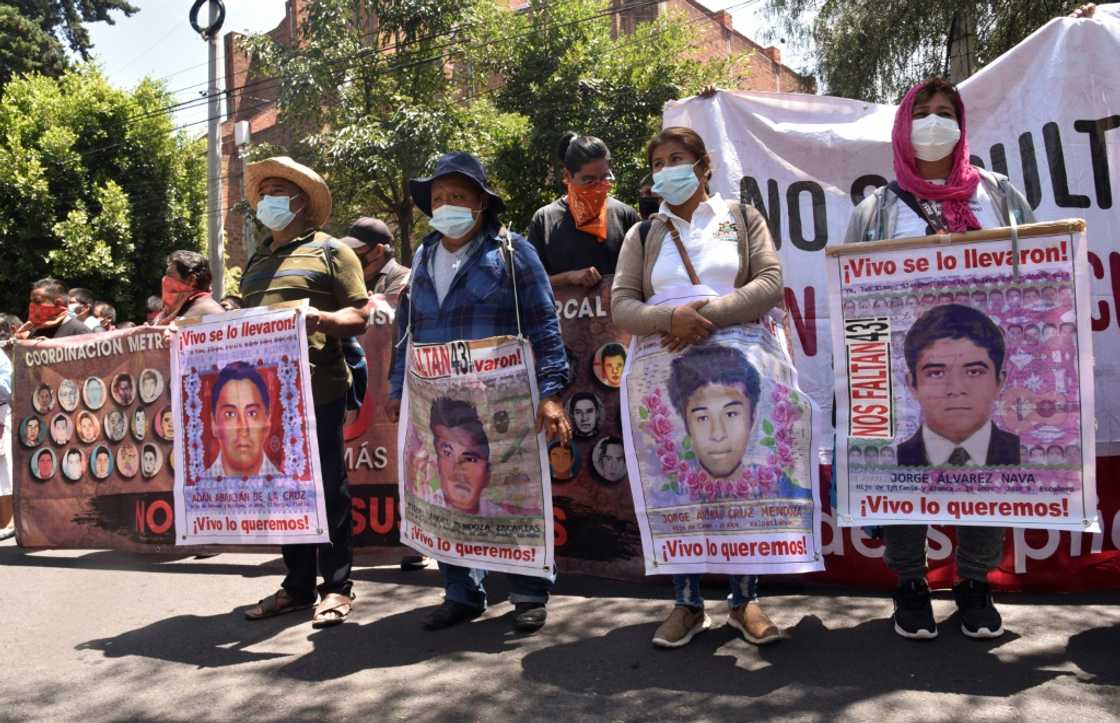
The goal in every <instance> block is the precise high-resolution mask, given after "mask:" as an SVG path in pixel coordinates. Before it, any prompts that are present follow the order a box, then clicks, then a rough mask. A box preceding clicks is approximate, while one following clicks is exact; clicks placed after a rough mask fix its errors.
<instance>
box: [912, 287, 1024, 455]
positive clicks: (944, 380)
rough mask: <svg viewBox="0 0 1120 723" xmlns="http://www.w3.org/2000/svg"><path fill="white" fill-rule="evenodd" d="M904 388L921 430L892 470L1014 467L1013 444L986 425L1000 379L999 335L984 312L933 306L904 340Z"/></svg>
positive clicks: (957, 306)
mask: <svg viewBox="0 0 1120 723" xmlns="http://www.w3.org/2000/svg"><path fill="white" fill-rule="evenodd" d="M903 352H904V354H905V357H906V368H907V375H906V383H907V385H908V386H909V387H910V391H911V393H912V394H913V395H914V398H915V399H916V400H917V401H918V405H919V406H920V407H921V426H920V427H919V428H918V431H917V432H915V433H914V435H913V436H911V437H910V438H909V439H907V440H906V441H904V442H902V443H901V444H899V445H898V464H899V465H901V466H907V467H911V466H916V467H925V466H929V465H937V466H940V465H951V466H985V465H1016V464H1019V463H1020V453H1019V437H1018V436H1017V435H1015V434H1012V433H1010V432H1007V431H1004V430H1002V429H1000V428H999V427H997V426H996V425H995V423H994V422H993V421H992V413H993V412H994V410H995V403H996V399H997V398H998V397H999V394H1000V391H1001V390H1002V389H1003V385H1004V382H1005V381H1006V379H1007V371H1006V370H1005V369H1004V358H1005V356H1006V346H1005V343H1004V339H1003V334H1002V333H1001V332H1000V330H999V327H998V326H996V324H995V322H993V321H992V320H991V318H989V317H988V315H987V314H985V313H984V312H982V311H980V310H978V309H974V308H972V307H971V306H964V305H962V304H944V305H942V306H935V307H934V308H932V309H930V310H928V311H927V312H926V313H924V314H923V315H922V316H921V317H920V318H919V319H918V320H917V321H916V322H914V325H913V326H912V327H910V331H909V332H907V334H906V341H905V343H904V345H903Z"/></svg>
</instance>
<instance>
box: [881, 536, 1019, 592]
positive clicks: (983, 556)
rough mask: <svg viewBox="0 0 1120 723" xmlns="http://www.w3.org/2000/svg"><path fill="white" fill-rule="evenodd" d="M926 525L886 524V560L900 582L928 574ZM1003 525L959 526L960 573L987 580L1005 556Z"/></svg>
mask: <svg viewBox="0 0 1120 723" xmlns="http://www.w3.org/2000/svg"><path fill="white" fill-rule="evenodd" d="M928 531H929V527H928V526H927V525H885V526H884V527H883V542H884V543H885V546H886V548H885V550H884V551H883V560H884V561H885V562H886V563H887V567H888V568H890V569H891V571H893V572H894V573H895V574H896V575H898V581H899V582H900V583H903V582H906V581H907V580H920V579H922V578H924V577H925V576H926V533H927V532H928ZM1003 532H1004V528H1002V527H967V526H961V525H957V575H958V576H959V577H962V578H964V579H966V580H977V581H979V582H987V581H988V573H989V572H991V571H992V570H994V569H996V567H998V566H999V561H1000V560H1001V559H1002V558H1003Z"/></svg>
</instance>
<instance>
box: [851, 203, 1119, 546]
mask: <svg viewBox="0 0 1120 723" xmlns="http://www.w3.org/2000/svg"><path fill="white" fill-rule="evenodd" d="M1011 233H1012V232H1011V229H991V230H987V231H980V232H972V233H968V234H961V235H959V236H953V237H945V236H942V237H927V238H921V239H909V240H894V241H883V242H877V243H867V244H854V245H850V246H843V247H838V248H836V249H830V251H829V264H830V274H829V292H830V302H831V307H832V309H831V317H832V318H833V319H836V320H837V322H836V323H834V325H833V344H834V347H833V348H834V349H837V350H844V352H841V353H837V354H836V357H835V364H836V378H837V380H838V384H837V387H836V403H837V440H836V441H837V447H836V458H837V465H836V467H837V469H836V471H835V476H834V479H835V481H836V484H837V485H838V499H839V523H840V525H841V526H856V525H865V524H883V523H887V524H918V523H949V524H967V525H979V526H997V527H1005V526H1011V527H1043V528H1053V529H1069V530H1074V531H1084V532H1093V531H1096V529H1097V496H1096V483H1095V478H1094V475H1095V467H1096V459H1095V454H1094V439H1093V435H1094V427H1093V392H1094V390H1093V371H1092V370H1093V361H1092V351H1091V335H1090V324H1089V308H1088V307H1089V292H1088V263H1087V256H1086V243H1085V234H1084V224H1083V223H1082V222H1080V221H1077V222H1060V223H1053V224H1032V225H1030V226H1020V227H1019V228H1018V235H1019V239H1018V242H1017V243H1013V242H1012V236H1011Z"/></svg>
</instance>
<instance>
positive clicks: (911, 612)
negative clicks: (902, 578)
mask: <svg viewBox="0 0 1120 723" xmlns="http://www.w3.org/2000/svg"><path fill="white" fill-rule="evenodd" d="M894 631H895V632H896V633H898V634H899V635H901V636H902V637H904V638H909V639H911V640H933V639H934V638H936V637H937V621H935V620H934V619H933V606H932V605H930V602H929V586H927V585H926V581H925V580H907V581H906V582H904V583H902V584H901V585H899V586H898V589H897V590H895V591H894Z"/></svg>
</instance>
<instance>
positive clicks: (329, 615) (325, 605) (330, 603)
mask: <svg viewBox="0 0 1120 723" xmlns="http://www.w3.org/2000/svg"><path fill="white" fill-rule="evenodd" d="M356 597H357V595H355V594H354V593H350V594H348V595H343V594H342V593H338V592H332V593H327V595H326V596H325V597H323V599H322V600H320V601H319V605H318V607H316V608H315V617H313V618H311V627H313V628H316V629H321V628H329V627H331V626H334V625H339V624H340V623H342V621H343V620H345V619H346V618H347V617H348V616H349V615H350V611H351V610H353V609H354V606H353V602H354V598H356Z"/></svg>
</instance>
